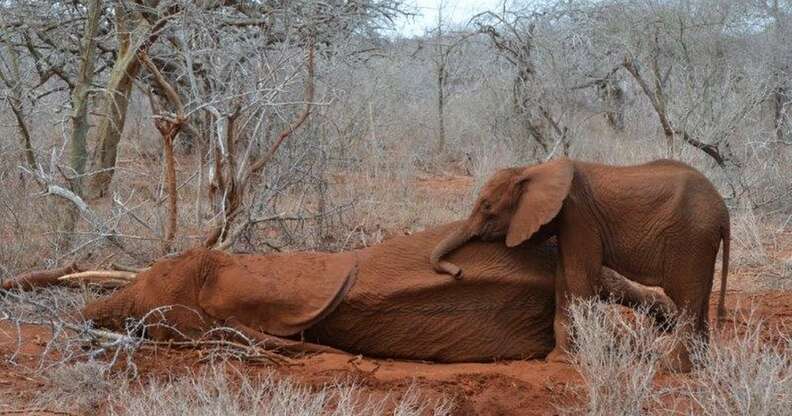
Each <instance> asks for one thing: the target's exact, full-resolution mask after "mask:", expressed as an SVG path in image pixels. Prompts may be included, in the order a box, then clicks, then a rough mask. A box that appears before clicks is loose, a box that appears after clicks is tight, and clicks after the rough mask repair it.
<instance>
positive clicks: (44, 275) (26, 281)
mask: <svg viewBox="0 0 792 416" xmlns="http://www.w3.org/2000/svg"><path fill="white" fill-rule="evenodd" d="M80 271H82V270H80V267H79V266H77V264H75V263H71V264H68V265H66V266H63V267H59V268H57V269H51V270H34V271H31V272H27V273H23V274H20V275H18V276H15V277H12V278H11V279H8V280H6V281H4V282H3V285H2V287H3V289H5V290H10V289H14V288H19V289H22V290H31V289H33V288H37V287H48V286H55V285H58V284H60V282H59V281H58V278H59V277H61V276H63V275H68V274H72V273H78V272H80Z"/></svg>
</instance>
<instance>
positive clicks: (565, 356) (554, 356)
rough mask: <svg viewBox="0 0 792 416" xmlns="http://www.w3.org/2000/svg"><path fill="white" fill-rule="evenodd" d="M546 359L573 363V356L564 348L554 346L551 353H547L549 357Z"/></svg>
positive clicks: (554, 361)
mask: <svg viewBox="0 0 792 416" xmlns="http://www.w3.org/2000/svg"><path fill="white" fill-rule="evenodd" d="M545 361H547V362H548V363H562V364H571V363H572V357H571V356H570V355H569V353H568V352H566V351H564V350H563V349H562V348H553V350H552V351H550V354H547V357H545Z"/></svg>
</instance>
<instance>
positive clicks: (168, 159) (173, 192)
mask: <svg viewBox="0 0 792 416" xmlns="http://www.w3.org/2000/svg"><path fill="white" fill-rule="evenodd" d="M138 59H140V62H142V63H143V65H144V66H145V67H146V68H147V69H148V70H149V72H151V74H152V75H153V76H154V79H155V80H156V82H157V84H158V85H159V87H160V88H161V89H162V90H163V91H165V96H166V97H167V99H168V101H169V102H170V104H171V105H172V106H173V107H174V108H175V109H176V117H175V118H168V117H165V116H163V115H162V111H161V110H159V109H157V107H158V106H156V105H155V101H154V97H153V95H152V94H149V98H150V99H151V102H152V110H153V111H156V112H157V113H159V114H158V115H155V116H154V126H155V127H156V128H157V130H159V132H160V135H161V136H162V148H163V150H164V154H165V184H166V188H167V192H168V225H167V228H166V230H165V236H164V238H163V240H164V242H163V247H162V251H163V252H164V253H165V254H167V253H169V252H170V251H171V248H172V246H173V240H174V239H175V238H176V227H177V226H178V222H177V220H178V217H179V213H178V189H177V188H176V160H175V157H174V155H173V140H174V139H175V138H176V135H177V134H179V131H180V130H181V128H182V126H183V125H184V123H185V120H186V118H185V116H184V105H183V104H182V101H181V98H179V94H177V93H176V90H174V89H173V86H171V84H170V83H169V82H168V80H166V79H165V77H164V76H163V75H162V73H161V72H160V71H159V69H157V66H156V65H154V63H153V62H151V60H150V59H149V57H148V54H147V53H146V51H145V49H141V50H140V51H139V52H138Z"/></svg>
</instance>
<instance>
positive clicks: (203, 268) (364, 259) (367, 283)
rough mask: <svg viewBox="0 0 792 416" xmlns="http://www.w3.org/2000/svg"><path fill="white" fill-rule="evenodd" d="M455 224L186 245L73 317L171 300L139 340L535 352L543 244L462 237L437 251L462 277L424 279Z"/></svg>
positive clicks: (607, 281) (547, 342)
mask: <svg viewBox="0 0 792 416" xmlns="http://www.w3.org/2000/svg"><path fill="white" fill-rule="evenodd" d="M458 226H459V223H455V224H448V225H445V226H441V227H438V228H434V229H431V230H427V231H424V232H420V233H417V234H413V235H410V236H404V237H397V238H394V239H391V240H388V241H386V242H384V243H382V244H379V245H377V246H374V247H370V248H366V249H362V250H356V251H351V252H344V253H338V254H322V253H289V254H267V255H229V254H225V253H223V252H218V251H210V250H206V249H195V250H190V251H188V252H186V253H184V254H182V255H180V256H178V257H175V258H170V259H164V260H161V261H159V262H157V263H155V264H154V265H153V266H152V267H151V268H150V269H149V270H148V271H146V272H143V273H141V274H140V275H139V277H138V279H137V280H136V281H135V282H134V283H133V284H131V285H129V286H127V287H125V288H124V289H122V290H120V291H118V292H116V293H115V294H113V295H112V296H110V297H109V298H105V299H102V300H99V301H96V302H94V303H91V304H89V305H88V306H86V307H85V308H84V310H83V314H84V316H85V318H87V319H91V320H93V321H94V322H96V323H97V324H99V325H101V326H108V327H119V326H120V325H122V324H123V321H124V319H125V318H127V317H135V318H140V317H143V316H144V315H145V314H146V313H147V312H148V311H150V310H151V309H152V308H156V307H160V306H164V305H176V304H178V305H184V306H185V308H182V307H177V308H172V309H169V310H168V311H166V312H165V317H166V319H167V321H168V322H169V324H171V326H172V328H168V327H154V328H151V329H150V330H148V332H147V335H148V336H150V337H153V338H157V339H167V338H174V337H179V336H180V335H177V333H176V331H175V330H178V331H180V332H181V333H183V334H184V335H186V336H190V337H191V336H197V335H199V334H201V333H202V332H204V331H206V330H208V329H210V328H211V327H212V326H214V325H226V326H231V327H234V328H236V329H238V330H240V331H242V332H243V333H245V334H246V335H248V336H252V337H254V338H256V339H258V340H260V341H264V342H273V343H275V344H276V345H281V346H283V347H286V348H289V347H295V346H306V347H307V348H305V350H308V351H312V350H313V351H321V350H322V348H323V347H321V346H318V345H317V344H321V345H323V346H330V347H334V348H338V349H341V350H344V351H347V352H352V353H359V354H365V355H368V356H374V357H390V358H404V359H420V360H433V361H440V362H459V361H486V360H493V359H520V358H535V357H543V356H545V355H546V354H547V353H548V352H550V351H551V350H552V349H553V345H554V344H553V314H554V302H555V297H554V280H553V276H554V274H555V273H554V272H555V268H556V262H557V259H558V255H557V253H556V250H555V247H554V246H552V245H550V244H549V243H548V244H545V245H543V246H538V247H522V246H521V247H517V248H511V249H507V248H506V247H505V246H504V245H503V244H501V243H486V242H477V241H474V242H470V243H469V244H466V245H465V246H463V247H461V248H460V249H458V250H457V251H455V252H454V253H453V254H452V255H451V256H450V258H449V259H450V261H453V262H454V263H455V264H459V265H461V266H462V267H464V268H465V273H466V279H465V280H462V281H456V280H454V279H453V278H451V277H447V278H443V277H442V276H432V275H434V274H435V272H434V270H433V269H432V267H431V265H430V264H429V262H428V253H430V252H431V250H432V248H433V247H434V246H436V245H437V243H438V242H440V241H441V240H442V239H443V238H444V237H445V236H446V235H447V234H448V233H450V232H452V231H453V230H455V229H456V228H457V227H458ZM430 276H432V277H435V278H431V279H430V278H428V277H430ZM602 281H603V282H604V283H603V295H608V294H614V295H616V297H617V298H618V299H620V301H621V302H622V303H624V304H626V305H636V304H640V303H646V304H654V305H655V306H654V308H653V309H652V310H653V312H654V313H655V314H656V315H657V317H658V318H662V317H663V316H666V315H667V314H669V313H672V311H673V303H672V302H671V301H670V299H668V298H667V297H665V296H664V295H661V294H659V293H656V292H654V291H651V290H649V289H647V288H644V287H641V286H639V285H637V284H635V283H633V282H630V281H628V280H626V279H625V278H623V277H621V276H619V275H618V274H616V273H615V272H612V271H610V270H608V269H603V279H602ZM174 329H175V330H174ZM281 337H292V338H301V340H291V341H290V340H284V339H283V338H281Z"/></svg>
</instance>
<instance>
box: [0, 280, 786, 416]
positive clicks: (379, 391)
mask: <svg viewBox="0 0 792 416" xmlns="http://www.w3.org/2000/svg"><path fill="white" fill-rule="evenodd" d="M716 303H717V293H716V294H714V295H713V297H712V301H711V308H712V310H713V312H714V308H715V305H716ZM727 305H728V310H729V315H728V318H727V319H728V320H727V322H726V325H725V327H726V329H727V330H728V328H730V327H731V328H738V329H739V328H740V327H741V326H742V325H743V324H744V322H743V321H742V318H741V317H742V316H744V315H743V313H744V312H747V311H749V310H751V309H752V308H753V310H754V311H755V314H756V316H758V317H759V318H761V319H763V320H764V321H765V322H766V323H767V327H768V328H782V330H784V331H786V332H784V333H785V334H790V333H792V326H790V324H792V292H761V293H737V292H729V293H728V296H727ZM20 329H21V332H20V333H19V338H18V337H17V331H16V328H15V327H13V326H12V325H10V324H9V323H8V322H0V355H2V356H3V357H6V358H8V357H10V356H11V355H12V354H14V352H15V351H17V343H18V342H20V345H21V346H22V348H21V349H20V350H19V351H18V353H17V355H16V357H15V358H16V363H17V364H18V367H17V366H11V365H9V364H8V363H6V362H5V361H4V362H3V364H2V366H1V367H0V396H3V397H7V398H14V399H16V400H17V401H18V402H25V401H27V400H30V399H31V398H32V397H33V396H35V395H36V394H37V392H38V391H40V390H41V389H42V388H43V387H46V383H47V380H46V379H45V378H43V377H42V378H36V377H31V376H30V375H29V374H27V373H24V372H23V371H22V368H24V367H35V366H36V364H37V363H38V360H39V357H40V355H41V354H42V353H43V351H44V346H45V344H46V342H47V340H48V339H49V337H50V336H51V333H50V331H49V330H48V329H47V328H44V327H37V326H22V327H21V328H20ZM772 334H773V331H771V330H770V329H768V331H767V338H768V341H770V340H772V339H773V337H774V335H772ZM202 358H204V357H203V356H202V354H201V353H200V351H196V350H192V349H171V348H164V347H163V348H156V349H144V350H140V351H138V352H137V353H135V356H134V362H135V363H136V365H137V368H138V371H139V372H140V375H141V376H143V377H157V378H163V379H167V378H168V377H172V376H174V375H175V374H174V373H176V374H178V373H186V372H187V371H197V370H199V369H200V368H201V367H204V366H206V365H208V364H206V363H205V361H203V360H202ZM234 366H235V368H236V369H237V370H239V371H243V372H245V373H247V374H257V373H262V374H264V373H269V372H270V371H273V367H269V366H254V365H246V364H242V363H237V364H235V365H234ZM274 371H275V372H276V374H277V375H278V376H279V377H288V378H290V379H293V380H295V381H297V382H299V383H301V384H306V385H310V386H317V387H319V386H322V385H324V384H326V383H332V382H336V381H355V382H356V383H357V384H358V385H359V386H361V387H362V388H363V390H364V391H365V392H366V394H371V395H374V396H378V397H382V396H384V395H385V394H391V395H394V394H395V395H397V396H398V395H399V394H403V393H404V392H405V391H406V389H407V388H408V387H409V386H410V385H411V384H413V383H415V384H416V385H417V387H418V388H419V389H420V391H421V393H422V394H423V397H425V398H427V399H432V398H435V399H436V398H440V397H448V398H452V399H454V401H455V403H456V408H455V413H454V414H457V415H473V414H482V415H548V414H555V413H556V405H565V404H569V403H570V400H572V398H571V395H570V391H572V389H574V388H576V386H579V383H580V379H579V378H578V376H577V374H576V372H575V371H574V370H573V369H572V368H571V367H569V366H567V365H563V364H556V363H545V362H544V361H543V360H522V361H502V362H493V363H457V364H434V363H429V362H420V361H397V360H378V359H372V358H363V357H355V356H350V355H341V354H333V353H321V354H315V355H311V356H307V357H304V358H300V359H297V360H296V364H295V365H292V366H281V367H275V368H274ZM679 377H686V376H676V375H674V376H672V375H662V376H660V377H658V379H657V382H658V383H661V384H669V383H674V381H675V380H676V379H677V378H679Z"/></svg>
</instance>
